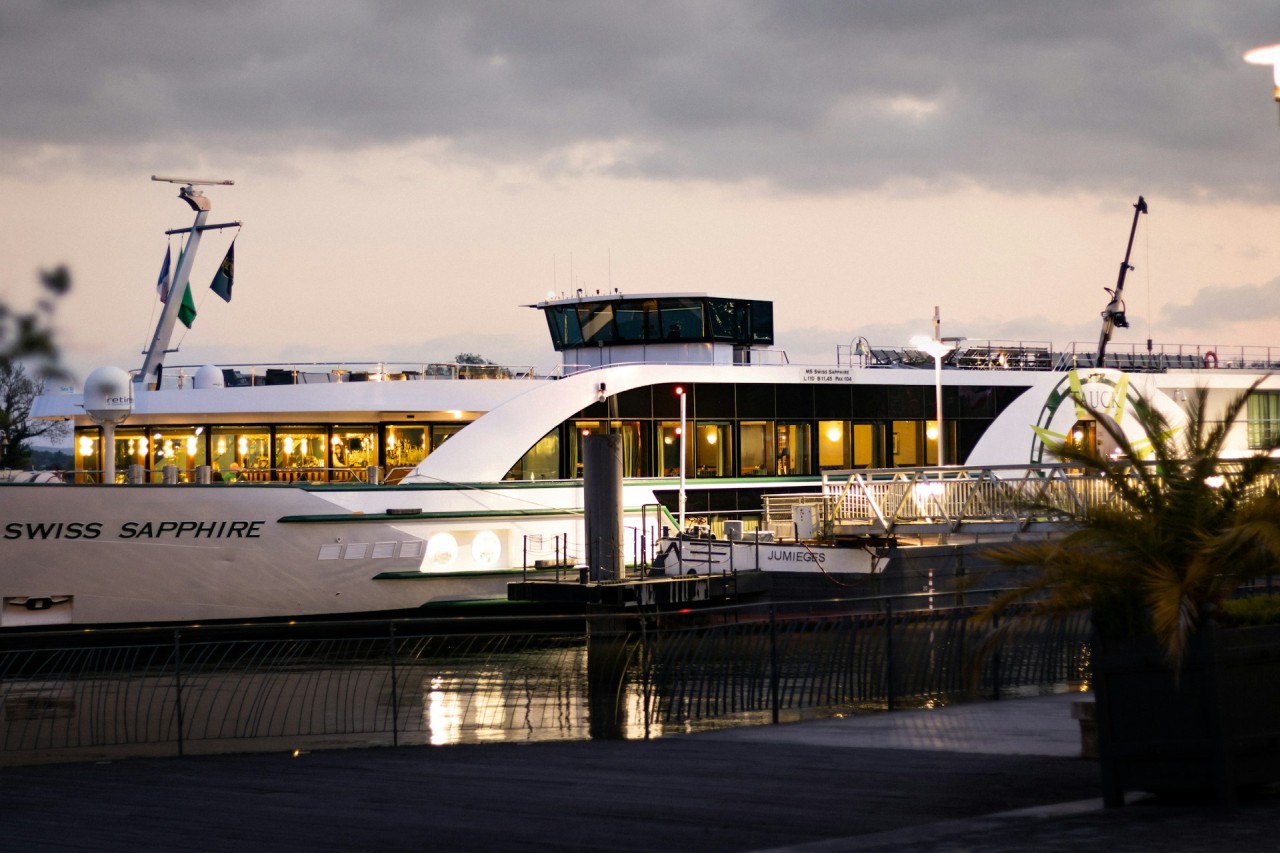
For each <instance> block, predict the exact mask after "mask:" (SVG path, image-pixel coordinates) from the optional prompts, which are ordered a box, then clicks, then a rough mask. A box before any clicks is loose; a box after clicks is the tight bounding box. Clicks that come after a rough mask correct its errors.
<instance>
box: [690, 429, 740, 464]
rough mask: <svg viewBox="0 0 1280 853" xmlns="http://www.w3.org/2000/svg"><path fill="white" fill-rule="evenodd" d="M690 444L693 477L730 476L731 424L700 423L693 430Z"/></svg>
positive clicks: (731, 457)
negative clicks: (691, 443)
mask: <svg viewBox="0 0 1280 853" xmlns="http://www.w3.org/2000/svg"><path fill="white" fill-rule="evenodd" d="M692 442H693V445H692V450H693V457H694V458H693V469H694V470H693V473H694V476H696V477H729V476H732V473H733V465H732V460H733V428H732V425H731V424H729V423H707V422H705V421H700V422H699V423H698V425H697V426H696V427H695V428H694V430H693V436H692Z"/></svg>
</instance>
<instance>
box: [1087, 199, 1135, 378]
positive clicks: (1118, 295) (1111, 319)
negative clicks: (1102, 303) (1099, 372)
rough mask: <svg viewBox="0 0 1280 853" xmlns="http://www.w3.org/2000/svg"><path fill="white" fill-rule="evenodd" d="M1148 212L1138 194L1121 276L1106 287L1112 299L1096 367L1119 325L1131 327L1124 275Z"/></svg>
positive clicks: (1106, 313)
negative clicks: (1126, 310) (1126, 311)
mask: <svg viewBox="0 0 1280 853" xmlns="http://www.w3.org/2000/svg"><path fill="white" fill-rule="evenodd" d="M1146 212H1147V202H1146V201H1145V200H1144V199H1143V198H1142V196H1138V203H1137V204H1135V205H1134V206H1133V226H1132V227H1131V228H1130V229H1129V246H1128V248H1126V249H1125V250H1124V260H1123V261H1121V262H1120V277H1119V278H1118V279H1116V289H1115V290H1112V289H1111V288H1109V287H1104V288H1103V290H1105V291H1106V292H1107V293H1109V294H1111V301H1110V302H1108V303H1107V307H1106V308H1104V309H1103V311H1102V335H1101V336H1100V337H1099V338H1098V359H1097V361H1096V362H1095V363H1094V367H1102V363H1103V361H1104V360H1105V359H1106V355H1107V342H1108V341H1110V340H1111V333H1112V332H1114V331H1115V330H1116V328H1117V327H1119V328H1121V329H1127V328H1129V320H1128V319H1127V318H1126V317H1125V316H1124V297H1123V294H1124V277H1125V276H1126V275H1127V274H1128V272H1129V270H1131V269H1133V267H1132V266H1131V265H1130V264H1129V255H1130V254H1131V253H1132V252H1133V236H1134V235H1135V234H1137V233H1138V217H1139V216H1141V215H1142V214H1144V213H1146Z"/></svg>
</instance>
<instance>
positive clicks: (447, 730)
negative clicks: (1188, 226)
mask: <svg viewBox="0 0 1280 853" xmlns="http://www.w3.org/2000/svg"><path fill="white" fill-rule="evenodd" d="M970 595H972V593H971V594H970ZM903 598H905V599H906V600H907V604H905V605H904V603H903ZM916 598H919V597H916ZM914 601H915V599H914V598H912V597H900V598H899V599H898V600H897V601H896V602H895V601H894V600H892V599H887V598H886V599H877V600H870V599H863V600H860V603H859V604H858V605H857V606H859V607H861V608H862V611H861V612H852V611H849V610H845V611H843V612H838V611H837V608H839V607H840V606H841V605H840V604H839V603H833V602H830V601H824V602H815V603H809V604H808V605H807V607H808V608H809V609H812V607H814V606H820V607H821V608H822V609H823V610H824V612H823V613H820V614H817V615H815V614H814V613H811V612H800V611H799V610H796V609H791V608H794V607H795V605H771V606H767V607H766V606H759V605H757V606H754V607H734V608H719V609H708V610H700V611H696V612H694V613H683V614H678V613H663V614H651V615H648V616H646V617H644V618H640V619H625V620H623V619H620V618H619V617H618V616H617V615H612V614H611V615H608V616H602V617H601V618H600V621H592V622H590V624H589V625H588V624H587V623H586V621H585V620H584V619H583V618H582V617H575V618H572V619H568V618H551V617H539V618H537V619H536V620H534V619H510V618H506V619H503V620H501V621H493V620H489V619H485V618H476V617H467V618H466V619H465V620H463V619H448V620H396V621H383V622H360V623H325V624H312V625H291V626H258V627H254V628H246V627H245V626H239V627H238V628H234V629H222V628H212V627H206V628H195V627H192V628H183V629H174V630H163V631H161V630H156V631H145V632H142V633H141V634H138V633H137V632H134V633H133V634H129V633H125V632H115V631H103V632H90V633H88V634H84V633H81V634H70V633H68V634H25V633H24V634H18V635H12V636H10V637H9V638H7V640H8V641H7V643H6V648H5V650H4V651H3V652H0V763H30V762H34V761H41V760H55V759H66V758H88V757H101V756H116V757H120V756H125V755H175V754H176V755H183V754H188V753H195V752H205V753H207V752H216V751H232V750H234V751H245V750H261V749H304V748H305V749H313V748H320V747H324V746H344V745H345V746H349V745H353V744H373V743H381V744H388V745H403V744H444V743H459V742H476V741H493V740H508V741H535V740H547V739H557V740H563V739H586V738H620V737H621V738H648V737H654V736H658V735H661V734H662V733H663V732H665V731H686V730H688V729H689V728H690V727H708V726H712V727H714V726H724V725H733V724H741V723H758V722H766V721H769V720H772V721H774V722H778V721H779V720H780V718H781V717H783V716H784V715H785V716H787V717H795V716H796V715H800V716H806V715H813V714H821V713H833V712H845V711H850V710H857V709H875V708H881V709H884V708H888V709H893V708H896V707H903V706H908V705H914V706H921V705H927V704H939V703H946V702H950V701H954V700H956V699H959V698H964V697H971V696H973V695H975V694H976V695H979V696H985V697H988V698H998V697H999V696H1001V695H1008V694H1009V693H1010V691H1014V692H1017V691H1025V690H1027V689H1032V690H1045V689H1051V688H1053V687H1054V686H1056V687H1057V688H1058V689H1065V685H1067V684H1077V683H1079V682H1080V681H1082V680H1085V679H1087V661H1088V649H1087V621H1086V620H1085V619H1084V618H1083V617H1081V618H1077V619H1072V620H1068V621H1066V622H1061V623H1051V622H1045V621H1037V622H1033V621H1027V622H1025V623H1024V624H1020V626H1019V628H1018V630H1016V631H1012V632H1009V633H1008V634H1007V636H1005V639H1004V641H1003V642H1002V644H1001V645H1000V647H999V648H998V649H996V650H995V652H994V653H993V654H989V655H986V656H985V657H983V656H982V655H980V654H979V649H980V647H981V646H982V644H983V642H984V637H985V636H986V634H987V627H986V626H984V625H980V624H979V623H978V622H976V621H975V619H974V615H975V612H976V611H975V609H974V608H971V607H970V608H950V609H945V610H912V609H908V605H910V604H911V603H912V602H914ZM921 601H922V599H921ZM850 606H852V605H850ZM867 608H878V609H876V610H874V611H873V612H867Z"/></svg>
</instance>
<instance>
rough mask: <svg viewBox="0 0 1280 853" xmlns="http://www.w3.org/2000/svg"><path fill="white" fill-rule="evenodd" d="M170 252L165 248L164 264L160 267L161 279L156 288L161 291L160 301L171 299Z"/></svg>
mask: <svg viewBox="0 0 1280 853" xmlns="http://www.w3.org/2000/svg"><path fill="white" fill-rule="evenodd" d="M169 252H170V249H165V250H164V266H162V267H161V268H160V280H159V281H157V282H156V290H157V291H159V293H160V301H161V302H168V301H169Z"/></svg>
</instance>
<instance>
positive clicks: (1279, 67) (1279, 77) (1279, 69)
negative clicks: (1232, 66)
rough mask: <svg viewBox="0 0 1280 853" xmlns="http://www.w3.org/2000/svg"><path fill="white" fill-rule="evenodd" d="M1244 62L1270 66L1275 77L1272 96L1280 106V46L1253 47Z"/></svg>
mask: <svg viewBox="0 0 1280 853" xmlns="http://www.w3.org/2000/svg"><path fill="white" fill-rule="evenodd" d="M1244 61H1245V62H1250V63H1252V64H1254V65H1270V66H1271V67H1272V70H1273V73H1274V75H1275V88H1274V89H1272V95H1273V96H1274V97H1275V99H1276V103H1278V104H1280V44H1272V45H1267V46H1266V47H1255V48H1254V49H1253V50H1251V51H1249V52H1248V53H1246V54H1245V55H1244Z"/></svg>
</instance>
